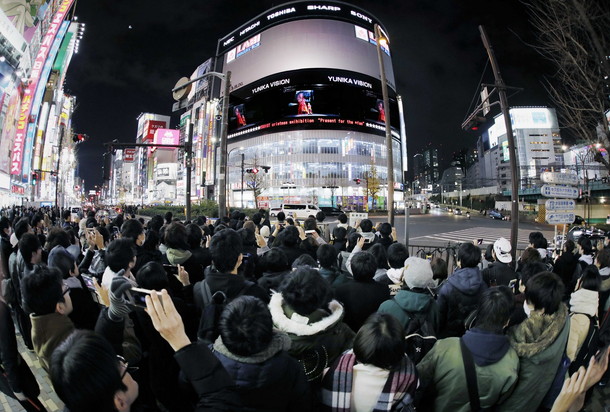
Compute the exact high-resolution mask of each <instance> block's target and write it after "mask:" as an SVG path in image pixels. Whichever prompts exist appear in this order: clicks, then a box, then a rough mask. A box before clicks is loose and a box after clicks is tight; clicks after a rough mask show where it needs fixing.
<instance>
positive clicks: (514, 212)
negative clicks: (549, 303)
mask: <svg viewBox="0 0 610 412" xmlns="http://www.w3.org/2000/svg"><path fill="white" fill-rule="evenodd" d="M479 31H480V32H481V39H482V40H483V45H484V46H485V49H486V50H487V55H488V56H489V62H490V63H491V67H492V69H493V72H494V78H495V80H496V84H495V87H496V88H497V89H498V96H499V97H500V108H501V109H502V114H503V115H504V124H505V125H506V138H507V140H508V153H509V164H510V169H511V179H512V182H511V183H512V185H511V187H512V189H511V228H510V243H511V245H512V249H511V255H512V257H513V262H515V261H516V255H517V235H518V232H519V169H517V157H516V150H515V137H514V135H513V127H512V124H511V121H510V114H509V108H508V98H507V97H506V84H505V83H504V80H503V79H502V75H501V74H500V68H499V67H498V62H497V61H496V56H495V54H494V51H493V48H492V47H491V43H490V42H489V39H488V37H487V32H486V31H485V28H484V27H483V26H479Z"/></svg>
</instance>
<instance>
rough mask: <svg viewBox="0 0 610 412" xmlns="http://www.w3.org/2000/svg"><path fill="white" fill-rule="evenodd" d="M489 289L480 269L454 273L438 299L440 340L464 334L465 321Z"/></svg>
mask: <svg viewBox="0 0 610 412" xmlns="http://www.w3.org/2000/svg"><path fill="white" fill-rule="evenodd" d="M486 289H487V285H486V284H485V282H483V278H482V277H481V272H480V271H479V268H478V267H474V268H463V269H458V270H456V271H455V272H453V275H451V276H449V278H448V279H447V282H446V283H445V284H444V285H443V286H442V287H441V289H440V291H439V295H438V299H437V303H438V307H439V311H440V328H439V334H440V336H439V337H440V338H447V337H451V336H456V337H460V336H462V335H463V334H464V332H465V328H464V320H465V319H466V317H467V316H468V315H469V314H470V312H472V311H473V310H475V309H476V308H477V307H478V304H479V301H480V299H481V295H482V294H483V292H484V291H485V290H486Z"/></svg>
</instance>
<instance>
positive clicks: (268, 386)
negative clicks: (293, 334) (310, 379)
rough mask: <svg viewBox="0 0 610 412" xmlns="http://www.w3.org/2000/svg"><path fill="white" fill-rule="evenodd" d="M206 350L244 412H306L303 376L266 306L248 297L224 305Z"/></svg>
mask: <svg viewBox="0 0 610 412" xmlns="http://www.w3.org/2000/svg"><path fill="white" fill-rule="evenodd" d="M219 329H220V336H219V337H218V339H216V342H214V344H213V345H210V349H212V352H213V353H214V355H215V356H216V357H217V358H218V360H220V362H221V363H222V365H223V366H224V368H225V370H226V371H227V372H228V373H229V375H230V376H231V378H233V381H234V382H235V384H236V385H237V391H238V392H239V394H240V397H241V401H242V403H243V409H242V410H244V411H297V412H298V411H309V410H311V398H310V391H309V385H308V383H307V378H306V377H305V372H304V370H303V368H302V367H301V365H300V364H299V362H297V360H296V359H294V358H292V357H291V356H290V355H289V354H288V352H287V350H288V348H290V344H291V341H290V338H289V337H288V335H287V334H285V333H283V332H279V331H277V330H274V329H273V322H272V319H271V313H270V312H269V308H268V307H267V305H266V304H265V303H264V302H263V301H261V300H260V299H257V298H254V297H252V296H241V297H239V298H237V299H235V300H234V301H232V302H231V303H229V304H228V305H227V306H226V308H225V310H224V311H223V313H222V315H221V317H220V322H219Z"/></svg>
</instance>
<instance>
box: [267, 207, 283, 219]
mask: <svg viewBox="0 0 610 412" xmlns="http://www.w3.org/2000/svg"><path fill="white" fill-rule="evenodd" d="M281 211H282V206H279V207H272V208H271V209H269V216H270V217H276V216H277V214H278V213H280V212H281Z"/></svg>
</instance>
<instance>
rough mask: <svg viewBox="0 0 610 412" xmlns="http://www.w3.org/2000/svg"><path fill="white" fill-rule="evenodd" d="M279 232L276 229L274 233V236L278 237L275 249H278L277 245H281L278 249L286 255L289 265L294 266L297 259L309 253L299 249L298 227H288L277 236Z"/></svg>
mask: <svg viewBox="0 0 610 412" xmlns="http://www.w3.org/2000/svg"><path fill="white" fill-rule="evenodd" d="M277 231H278V229H277V228H276V230H275V232H273V235H274V236H276V239H275V242H274V247H276V246H275V244H279V246H277V248H278V249H279V250H281V251H282V252H283V253H284V254H285V255H286V258H287V259H288V263H289V264H290V265H291V266H292V263H293V262H294V261H295V260H296V258H298V257H299V256H301V255H303V254H305V253H307V252H306V251H305V250H303V249H301V248H300V247H299V243H300V237H299V230H298V229H297V228H296V226H286V227H285V228H284V230H282V231H281V232H280V233H279V234H276V232H277Z"/></svg>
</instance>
